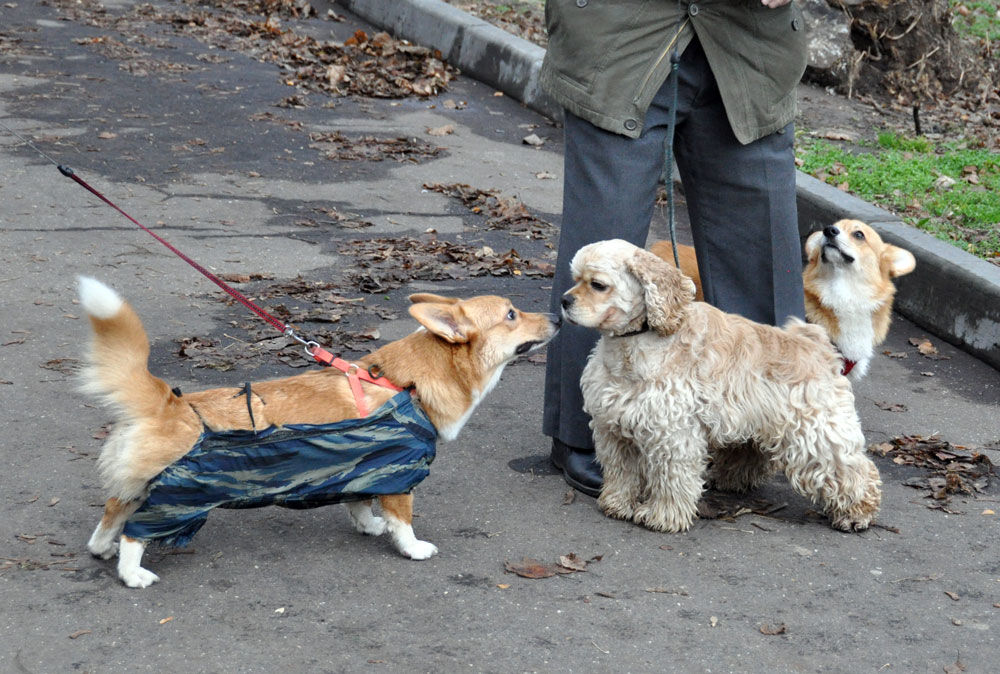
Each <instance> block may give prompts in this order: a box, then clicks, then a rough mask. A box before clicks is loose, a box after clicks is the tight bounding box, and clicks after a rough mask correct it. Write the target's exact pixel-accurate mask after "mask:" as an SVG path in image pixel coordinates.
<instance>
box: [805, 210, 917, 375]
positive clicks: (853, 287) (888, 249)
mask: <svg viewBox="0 0 1000 674" xmlns="http://www.w3.org/2000/svg"><path fill="white" fill-rule="evenodd" d="M805 249H806V258H807V259H806V266H805V269H804V270H803V272H802V285H803V291H804V293H805V303H806V320H807V321H809V322H810V323H815V324H816V325H821V326H823V327H824V328H826V332H827V334H829V335H830V341H832V342H833V343H834V344H835V345H836V346H837V348H838V349H839V350H840V353H841V355H842V356H843V358H844V363H845V364H844V369H845V370H846V372H845V374H847V373H850V374H851V375H852V376H853V377H854V379H855V380H857V379H860V378H861V377H864V376H865V374H866V373H867V372H868V366H869V365H870V364H871V359H872V355H873V354H874V353H875V347H876V346H878V345H879V344H881V343H882V342H884V341H885V338H886V335H888V334H889V323H890V321H891V320H892V302H893V298H894V297H895V296H896V286H895V284H894V283H893V282H892V279H894V278H896V277H897V276H903V275H905V274H909V273H910V272H911V271H913V270H914V268H915V267H916V266H917V261H916V258H914V257H913V253H911V252H910V251H908V250H906V249H905V248H900V247H898V246H893V245H892V244H888V243H885V242H884V241H882V237H880V236H879V235H878V232H876V231H875V230H874V229H872V228H871V227H870V226H869V225H866V224H865V223H863V222H861V221H860V220H840V221H838V222H835V223H834V224H832V225H829V226H827V227H824V228H823V230H822V231H820V232H813V233H812V234H810V235H809V238H808V239H806V246H805ZM851 363H854V365H853V366H852V365H851ZM852 367H853V370H852Z"/></svg>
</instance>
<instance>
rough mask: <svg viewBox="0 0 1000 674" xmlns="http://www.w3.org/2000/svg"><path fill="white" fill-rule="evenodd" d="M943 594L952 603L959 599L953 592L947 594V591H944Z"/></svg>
mask: <svg viewBox="0 0 1000 674" xmlns="http://www.w3.org/2000/svg"><path fill="white" fill-rule="evenodd" d="M944 593H945V594H946V595H948V597H949V598H950V599H951V600H952V601H958V599H959V597H958V595H957V594H955V593H954V592H948V591H947V590H945V591H944Z"/></svg>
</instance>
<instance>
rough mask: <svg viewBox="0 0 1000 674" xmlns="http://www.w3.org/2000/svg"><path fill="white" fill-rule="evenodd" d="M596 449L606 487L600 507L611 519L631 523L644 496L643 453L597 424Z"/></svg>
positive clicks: (595, 426)
mask: <svg viewBox="0 0 1000 674" xmlns="http://www.w3.org/2000/svg"><path fill="white" fill-rule="evenodd" d="M593 434H594V445H595V447H596V454H597V461H598V462H599V463H600V464H601V472H602V473H603V475H604V483H603V485H602V486H601V493H600V495H599V496H598V497H597V506H598V507H599V508H600V509H601V512H603V513H604V514H605V515H607V516H608V517H613V518H616V519H620V520H631V519H632V515H633V514H634V513H635V509H636V507H638V505H639V501H640V499H641V496H642V487H643V485H642V470H641V468H642V467H641V465H640V461H641V460H642V458H641V457H640V456H639V450H638V449H636V446H635V445H634V444H633V443H632V442H631V441H630V440H627V439H625V438H622V437H621V436H619V435H616V434H615V433H612V432H609V431H608V429H607V428H605V427H603V426H601V425H600V424H596V423H595V424H594V431H593Z"/></svg>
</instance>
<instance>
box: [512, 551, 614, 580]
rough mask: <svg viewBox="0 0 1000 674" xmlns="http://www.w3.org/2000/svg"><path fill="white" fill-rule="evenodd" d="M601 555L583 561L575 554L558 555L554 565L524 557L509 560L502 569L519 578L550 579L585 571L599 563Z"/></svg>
mask: <svg viewBox="0 0 1000 674" xmlns="http://www.w3.org/2000/svg"><path fill="white" fill-rule="evenodd" d="M602 558H603V555H597V556H595V557H591V558H590V559H588V560H584V559H583V558H582V557H580V556H579V555H577V554H576V553H575V552H571V553H569V554H568V555H560V557H559V561H557V562H555V563H547V562H540V561H538V560H537V559H532V558H530V557H525V558H523V559H521V560H520V561H516V562H512V561H510V560H509V559H508V560H506V561H505V562H504V564H503V569H504V571H506V572H507V573H513V574H516V575H518V576H520V577H521V578H531V579H538V578H551V577H552V576H555V575H566V574H569V573H579V572H583V571H586V570H587V565H588V564H591V563H593V562H599V561H601V559H602Z"/></svg>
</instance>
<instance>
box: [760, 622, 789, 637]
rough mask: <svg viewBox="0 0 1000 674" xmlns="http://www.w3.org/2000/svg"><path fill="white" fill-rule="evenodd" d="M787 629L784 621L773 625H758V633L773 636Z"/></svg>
mask: <svg viewBox="0 0 1000 674" xmlns="http://www.w3.org/2000/svg"><path fill="white" fill-rule="evenodd" d="M787 631H788V628H787V627H786V626H785V623H779V624H777V625H774V626H771V625H761V626H760V633H761V634H766V635H768V636H774V635H777V634H784V633H785V632H787Z"/></svg>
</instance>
